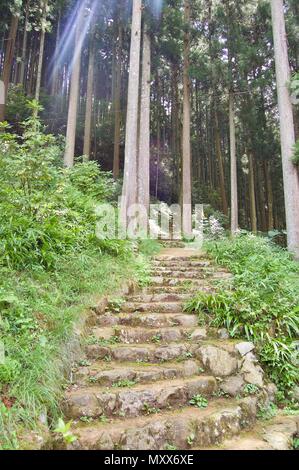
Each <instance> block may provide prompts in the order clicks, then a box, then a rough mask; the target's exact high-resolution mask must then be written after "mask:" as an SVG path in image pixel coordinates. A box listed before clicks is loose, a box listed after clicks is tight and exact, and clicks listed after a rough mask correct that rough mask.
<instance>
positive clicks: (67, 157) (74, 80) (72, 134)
mask: <svg viewBox="0 0 299 470" xmlns="http://www.w3.org/2000/svg"><path fill="white" fill-rule="evenodd" d="M80 13H82V10H81V9H79V10H78V16H80ZM81 21H82V19H81V18H79V17H78V18H77V25H76V35H75V36H76V37H75V45H76V46H75V53H74V59H73V70H72V74H71V85H70V97H69V109H68V121H67V131H66V148H65V154H64V165H65V166H66V167H69V168H70V167H72V166H73V165H74V156H75V143H76V128H77V110H78V100H79V92H80V69H81V51H82V42H83V38H82V37H81Z"/></svg>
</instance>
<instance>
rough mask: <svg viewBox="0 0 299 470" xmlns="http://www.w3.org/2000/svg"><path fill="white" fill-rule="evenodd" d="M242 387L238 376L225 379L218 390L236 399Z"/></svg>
mask: <svg viewBox="0 0 299 470" xmlns="http://www.w3.org/2000/svg"><path fill="white" fill-rule="evenodd" d="M243 386H244V380H243V379H242V377H240V376H239V375H236V376H234V377H229V378H228V379H225V380H224V381H223V382H222V384H221V386H220V388H221V390H223V391H224V392H225V393H227V394H228V395H230V396H231V397H236V396H237V395H238V394H239V393H240V392H241V390H242V389H243Z"/></svg>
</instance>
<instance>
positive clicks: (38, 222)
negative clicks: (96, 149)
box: [0, 102, 130, 269]
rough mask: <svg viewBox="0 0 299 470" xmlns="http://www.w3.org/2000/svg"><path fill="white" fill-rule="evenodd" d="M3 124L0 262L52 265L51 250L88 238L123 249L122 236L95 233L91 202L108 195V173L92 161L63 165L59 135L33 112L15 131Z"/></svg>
mask: <svg viewBox="0 0 299 470" xmlns="http://www.w3.org/2000/svg"><path fill="white" fill-rule="evenodd" d="M36 106H38V105H37V104H36V103H34V102H33V103H31V104H30V107H31V108H32V109H35V107H36ZM9 130H10V129H9V128H8V126H7V125H5V124H4V125H2V131H3V132H1V133H0V144H1V145H0V264H2V265H4V266H10V267H12V268H16V269H24V268H30V267H32V266H42V267H44V268H46V269H52V268H53V267H54V266H55V263H56V259H57V255H66V254H67V253H68V252H70V251H73V252H77V253H78V252H80V251H81V250H82V249H83V247H86V245H88V244H90V245H94V246H95V247H97V248H98V249H99V250H100V251H105V252H110V253H113V254H116V255H119V254H122V253H123V254H126V252H127V251H129V250H130V246H129V244H128V243H127V242H124V241H117V240H112V241H110V240H98V239H97V238H96V235H95V226H96V214H95V207H96V204H98V203H100V202H103V201H106V200H107V199H109V198H112V197H113V193H114V183H113V179H112V177H111V175H110V174H109V173H104V172H102V171H101V170H100V168H99V166H98V164H97V163H96V162H86V163H78V164H76V165H75V166H74V167H73V168H71V169H63V168H62V167H61V163H60V162H61V161H62V146H61V142H60V140H59V139H57V138H56V137H54V136H53V135H51V134H45V132H44V129H43V127H42V125H41V123H40V121H39V120H38V119H37V118H36V117H29V118H28V119H27V120H26V121H25V122H24V123H23V134H22V136H21V137H20V136H18V135H16V134H13V133H11V132H9Z"/></svg>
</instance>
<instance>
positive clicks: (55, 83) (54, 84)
mask: <svg viewBox="0 0 299 470" xmlns="http://www.w3.org/2000/svg"><path fill="white" fill-rule="evenodd" d="M60 27H61V8H60V9H59V13H58V21H57V31H56V42H55V52H54V59H53V61H54V63H53V75H52V80H51V96H55V95H56V93H57V92H58V61H59V57H58V49H59V40H60Z"/></svg>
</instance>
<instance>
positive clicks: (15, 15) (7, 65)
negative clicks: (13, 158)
mask: <svg viewBox="0 0 299 470" xmlns="http://www.w3.org/2000/svg"><path fill="white" fill-rule="evenodd" d="M19 17H20V13H19V11H18V10H17V9H13V12H12V17H11V23H10V29H9V33H8V38H7V41H6V50H5V58H4V65H3V74H2V80H3V84H4V94H5V96H4V98H5V100H6V97H7V92H8V86H9V81H10V75H11V69H12V64H13V58H14V51H15V43H16V37H17V31H18V25H19ZM4 119H5V103H0V122H1V121H4Z"/></svg>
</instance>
